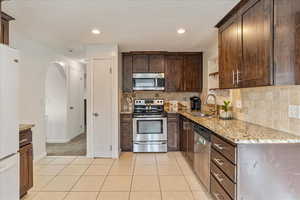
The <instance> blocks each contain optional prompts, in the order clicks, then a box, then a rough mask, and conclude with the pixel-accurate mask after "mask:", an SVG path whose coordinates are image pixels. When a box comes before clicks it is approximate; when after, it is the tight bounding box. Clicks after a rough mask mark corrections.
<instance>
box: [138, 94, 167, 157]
mask: <svg viewBox="0 0 300 200" xmlns="http://www.w3.org/2000/svg"><path fill="white" fill-rule="evenodd" d="M167 144H168V135H167V117H166V114H165V112H164V100H153V99H140V100H135V102H134V113H133V151H134V152H167V151H168V145H167Z"/></svg>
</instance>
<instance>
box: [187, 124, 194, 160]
mask: <svg viewBox="0 0 300 200" xmlns="http://www.w3.org/2000/svg"><path fill="white" fill-rule="evenodd" d="M187 143H188V148H187V152H188V160H189V162H190V165H191V166H194V131H193V128H192V124H191V123H190V124H189V127H188V139H187Z"/></svg>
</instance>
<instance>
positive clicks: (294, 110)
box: [289, 105, 299, 118]
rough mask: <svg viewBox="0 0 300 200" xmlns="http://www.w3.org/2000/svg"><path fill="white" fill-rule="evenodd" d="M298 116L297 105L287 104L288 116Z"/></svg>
mask: <svg viewBox="0 0 300 200" xmlns="http://www.w3.org/2000/svg"><path fill="white" fill-rule="evenodd" d="M298 117H299V106H295V105H289V118H298Z"/></svg>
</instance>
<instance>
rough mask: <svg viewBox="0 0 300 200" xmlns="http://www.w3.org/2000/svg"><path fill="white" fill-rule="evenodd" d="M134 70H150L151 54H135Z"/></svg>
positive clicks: (133, 57)
mask: <svg viewBox="0 0 300 200" xmlns="http://www.w3.org/2000/svg"><path fill="white" fill-rule="evenodd" d="M132 59H133V64H132V69H133V70H132V71H133V73H140V72H148V71H149V56H148V55H133V56H132Z"/></svg>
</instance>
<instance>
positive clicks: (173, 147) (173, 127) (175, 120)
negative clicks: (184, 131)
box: [168, 113, 180, 151]
mask: <svg viewBox="0 0 300 200" xmlns="http://www.w3.org/2000/svg"><path fill="white" fill-rule="evenodd" d="M179 142H180V139H179V117H178V115H177V114H171V113H168V151H179V149H180V143H179Z"/></svg>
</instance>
